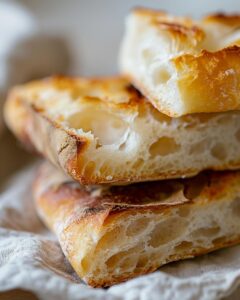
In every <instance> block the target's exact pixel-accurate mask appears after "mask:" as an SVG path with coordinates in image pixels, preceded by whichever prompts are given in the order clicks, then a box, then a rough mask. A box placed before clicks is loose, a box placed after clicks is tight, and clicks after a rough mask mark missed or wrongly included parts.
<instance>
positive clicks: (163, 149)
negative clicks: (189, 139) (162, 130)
mask: <svg viewBox="0 0 240 300" xmlns="http://www.w3.org/2000/svg"><path fill="white" fill-rule="evenodd" d="M179 149H180V146H179V145H178V144H177V143H176V141H175V139H174V138H171V137H168V136H163V137H161V138H159V139H158V141H156V142H155V143H153V144H152V145H151V146H150V148H149V152H150V154H151V156H153V157H155V156H158V155H161V156H166V155H169V154H172V153H175V152H177V151H178V150H179Z"/></svg>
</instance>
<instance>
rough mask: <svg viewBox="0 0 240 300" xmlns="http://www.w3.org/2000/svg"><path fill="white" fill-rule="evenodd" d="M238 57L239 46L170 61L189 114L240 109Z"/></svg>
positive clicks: (239, 53)
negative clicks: (177, 75) (174, 68)
mask: <svg viewBox="0 0 240 300" xmlns="http://www.w3.org/2000/svg"><path fill="white" fill-rule="evenodd" d="M239 57H240V47H238V46H232V47H228V48H225V49H223V50H220V51H217V52H214V53H212V52H209V51H206V50H204V51H202V52H201V54H200V55H199V56H192V55H182V56H179V57H177V58H175V59H173V63H174V64H175V66H176V69H177V71H178V73H179V76H180V80H179V81H178V86H179V89H180V90H181V94H182V97H183V98H184V99H185V101H186V103H188V106H189V113H194V112H204V111H205V112H206V111H207V112H213V111H216V112H220V111H227V110H239V109H240V101H239V93H238V91H239V90H240V64H239ZM193 74H194V76H193ZM206 87H207V88H206ZM223 87H224V88H223ZM189 90H191V93H189ZM209 99H211V101H209ZM191 107H192V108H193V109H192V110H191Z"/></svg>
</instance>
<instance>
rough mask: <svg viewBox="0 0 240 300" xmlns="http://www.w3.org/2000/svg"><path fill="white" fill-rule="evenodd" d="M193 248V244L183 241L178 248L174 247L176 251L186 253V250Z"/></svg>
mask: <svg viewBox="0 0 240 300" xmlns="http://www.w3.org/2000/svg"><path fill="white" fill-rule="evenodd" d="M192 247H193V243H192V242H188V241H183V242H181V243H180V244H178V245H177V246H176V247H174V250H175V251H177V252H184V251H186V250H189V249H190V248H192Z"/></svg>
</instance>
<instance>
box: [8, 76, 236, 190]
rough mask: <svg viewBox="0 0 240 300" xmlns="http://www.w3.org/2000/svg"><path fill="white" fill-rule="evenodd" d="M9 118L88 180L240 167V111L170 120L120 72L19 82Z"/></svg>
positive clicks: (28, 140)
mask: <svg viewBox="0 0 240 300" xmlns="http://www.w3.org/2000/svg"><path fill="white" fill-rule="evenodd" d="M5 119H6V122H7V124H8V126H9V128H11V129H12V131H13V132H14V133H15V134H16V136H17V137H18V138H19V139H20V140H22V142H23V143H24V144H25V145H29V144H30V145H32V146H34V147H35V148H36V149H37V151H39V152H40V153H42V154H43V155H44V156H45V157H46V158H48V159H49V160H50V161H51V162H52V163H54V164H55V165H57V166H60V167H61V168H62V169H63V170H64V171H65V173H67V174H69V175H70V176H72V177H73V178H74V179H76V180H78V181H79V182H81V183H83V184H98V183H125V182H138V181H149V180H158V179H166V178H176V177H181V176H192V175H195V174H197V173H199V172H200V171H201V170H203V169H216V170H221V169H235V168H239V167H240V112H237V111H236V112H229V113H220V114H195V115H188V116H184V117H182V118H170V117H168V116H166V115H164V114H162V113H160V112H158V110H157V109H154V107H153V106H152V105H151V104H150V103H149V102H148V101H146V99H145V98H143V97H142V95H141V94H140V93H139V92H138V91H137V90H136V89H135V88H133V87H132V86H131V84H130V83H129V82H128V81H127V80H126V79H124V78H121V77H119V78H111V79H109V78H108V79H106V78H105V79H96V80H94V79H92V80H91V79H79V78H76V79H73V78H53V79H49V80H43V81H36V82H33V83H29V84H26V85H23V86H19V87H16V88H15V89H13V90H12V92H11V93H10V95H9V97H8V99H7V102H6V105H5ZM229 145H231V147H229Z"/></svg>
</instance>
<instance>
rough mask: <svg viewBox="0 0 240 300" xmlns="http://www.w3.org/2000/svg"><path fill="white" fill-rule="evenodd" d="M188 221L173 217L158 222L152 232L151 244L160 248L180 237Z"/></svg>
mask: <svg viewBox="0 0 240 300" xmlns="http://www.w3.org/2000/svg"><path fill="white" fill-rule="evenodd" d="M185 228H186V223H185V222H184V221H183V219H180V218H177V217H171V218H169V219H167V220H166V221H164V222H161V223H158V224H157V225H156V226H155V228H154V230H153V231H152V233H151V238H150V240H149V246H151V247H153V248H158V247H159V246H161V245H164V244H166V243H168V242H170V241H173V240H174V239H176V238H177V237H179V236H180V235H181V234H182V233H183V232H184V230H185Z"/></svg>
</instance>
